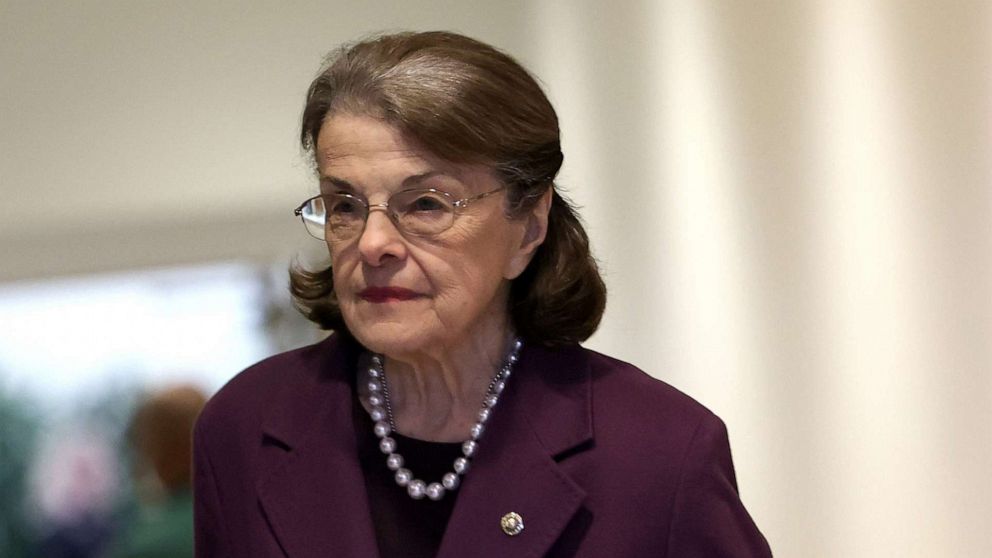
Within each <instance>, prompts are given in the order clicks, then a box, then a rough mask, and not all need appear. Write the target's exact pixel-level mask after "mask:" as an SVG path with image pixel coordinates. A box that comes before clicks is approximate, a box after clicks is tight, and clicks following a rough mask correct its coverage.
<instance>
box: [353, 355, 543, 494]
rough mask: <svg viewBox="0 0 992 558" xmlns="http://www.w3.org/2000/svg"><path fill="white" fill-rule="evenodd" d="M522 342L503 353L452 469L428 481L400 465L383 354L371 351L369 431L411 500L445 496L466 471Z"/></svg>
mask: <svg viewBox="0 0 992 558" xmlns="http://www.w3.org/2000/svg"><path fill="white" fill-rule="evenodd" d="M522 346H523V342H522V341H520V339H515V340H514V341H513V344H512V345H511V348H510V352H509V354H508V355H507V356H506V362H504V363H503V366H502V367H500V369H499V372H497V373H496V375H495V376H493V379H492V381H490V382H489V389H487V390H486V396H485V397H484V398H483V400H482V409H480V410H479V416H478V418H479V420H477V421H476V422H475V424H473V425H472V428H471V429H470V430H469V438H468V439H467V440H465V441H464V442H462V456H461V457H458V458H457V459H455V461H454V463H453V464H452V469H453V470H452V471H450V472H448V473H445V474H444V476H443V477H441V482H432V483H430V484H427V483H425V482H424V481H422V480H420V479H418V478H416V477H414V475H413V473H412V472H411V471H410V470H409V469H407V468H405V467H403V456H402V455H400V454H399V453H398V452H397V451H396V440H394V439H393V438H391V437H390V436H389V434H390V433H391V432H395V431H396V423H395V422H394V421H393V408H392V406H391V405H390V404H389V385H388V384H387V383H386V373H385V371H384V370H383V368H382V355H378V354H377V355H372V366H371V367H370V368H369V383H368V388H369V399H368V401H369V406H371V409H370V410H369V416H370V417H372V422H373V423H374V425H373V426H372V431H373V432H375V435H376V437H378V438H379V450H380V451H382V453H384V454H386V466H387V467H389V470H391V471H395V472H396V475H395V479H396V484H398V485H400V486H402V487H405V488H406V492H407V494H409V495H410V497H411V498H413V499H414V500H420V499H421V498H423V497H424V496H427V497H428V498H430V499H431V500H435V501H437V500H440V499H441V498H444V495H445V493H446V492H450V491H453V490H455V489H456V488H458V485H459V483H460V480H461V477H463V476H465V474H466V473H467V472H468V464H469V460H470V459H471V458H472V456H473V455H475V452H476V451H477V450H478V449H479V438H481V437H482V433H483V431H484V430H485V424H486V422H487V421H488V420H489V417H490V416H492V413H493V409H495V408H496V403H498V402H499V396H500V394H502V393H503V390H504V389H505V388H506V380H507V379H508V378H509V377H510V373H511V369H512V368H513V365H514V363H516V362H517V358H518V357H519V355H520V348H521V347H522Z"/></svg>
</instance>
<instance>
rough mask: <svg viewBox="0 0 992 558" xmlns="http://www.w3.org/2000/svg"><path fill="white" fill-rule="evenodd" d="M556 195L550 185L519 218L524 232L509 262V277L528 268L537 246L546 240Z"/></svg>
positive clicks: (511, 278)
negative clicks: (552, 202)
mask: <svg viewBox="0 0 992 558" xmlns="http://www.w3.org/2000/svg"><path fill="white" fill-rule="evenodd" d="M553 195H554V187H553V186H552V187H549V188H548V189H547V190H545V191H544V193H543V194H541V197H540V198H538V200H537V202H536V203H535V204H534V206H533V207H532V208H531V209H530V211H528V212H527V213H526V214H525V215H521V216H520V217H519V219H520V220H521V221H522V223H523V227H524V234H523V238H522V239H521V240H520V245H519V246H518V247H517V248H516V252H515V254H514V255H513V257H511V258H510V260H509V261H508V262H507V269H506V273H505V276H506V278H507V279H510V280H513V279H516V278H517V277H518V276H519V275H520V274H521V273H523V272H524V270H525V269H527V264H529V263H530V260H531V259H533V257H534V253H535V252H537V248H538V247H539V246H540V245H541V244H542V243H543V242H544V239H545V237H547V235H548V214H549V213H550V212H551V199H552V196H553Z"/></svg>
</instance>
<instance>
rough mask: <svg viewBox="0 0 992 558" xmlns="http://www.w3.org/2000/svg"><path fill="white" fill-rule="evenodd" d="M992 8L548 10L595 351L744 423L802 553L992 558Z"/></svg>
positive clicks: (543, 42)
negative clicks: (595, 271)
mask: <svg viewBox="0 0 992 558" xmlns="http://www.w3.org/2000/svg"><path fill="white" fill-rule="evenodd" d="M989 7H990V4H989V3H987V2H971V3H965V2H947V3H934V2H888V3H883V2H862V1H837V0H829V1H822V2H815V3H814V2H809V3H789V2H722V1H713V2H700V1H693V0H686V1H668V2H649V1H645V2H642V3H628V4H626V5H625V6H624V7H622V8H621V7H619V6H611V7H609V8H607V7H606V6H605V5H601V4H599V3H596V2H582V3H579V4H577V3H576V2H564V1H562V2H549V3H544V4H542V5H541V9H540V10H538V11H536V12H535V14H534V16H535V17H534V20H535V21H534V23H533V25H534V34H535V37H537V45H539V46H537V47H536V48H535V50H534V51H533V61H532V66H533V67H534V69H535V71H536V73H537V74H538V76H541V77H542V78H543V79H544V81H545V83H546V84H547V85H548V87H549V89H550V90H551V93H552V95H553V97H554V101H555V102H556V104H557V106H558V107H559V109H560V113H561V117H562V128H563V132H564V138H565V158H566V167H565V171H564V173H563V176H562V183H563V185H564V186H565V187H566V188H567V189H568V190H570V192H571V193H572V197H573V198H574V199H575V200H576V201H577V202H579V203H580V204H581V205H582V206H583V209H582V213H583V215H584V216H585V218H586V219H587V221H588V224H589V226H590V229H591V233H592V236H593V239H594V243H595V248H596V251H597V255H598V257H599V259H600V260H601V261H602V263H603V267H604V269H605V271H606V275H607V281H608V286H609V288H610V301H609V305H608V313H607V318H606V320H605V322H604V324H603V327H602V329H601V332H600V333H599V334H598V335H597V336H596V337H595V338H594V339H593V341H592V343H591V346H593V347H594V348H599V349H601V350H602V351H604V352H607V353H611V354H614V355H619V356H621V357H622V358H626V359H628V360H631V361H633V362H635V363H637V364H638V365H640V366H641V367H643V368H644V369H646V370H648V371H649V372H650V373H652V374H653V375H655V376H658V377H660V378H663V379H665V380H667V381H669V382H671V383H673V384H675V385H676V386H677V387H680V388H682V389H683V390H684V391H686V392H688V393H689V394H690V395H693V396H694V397H696V398H697V399H699V400H700V401H702V402H703V403H704V404H706V405H707V406H709V407H710V408H711V409H713V410H714V411H716V412H717V413H718V414H719V415H721V416H722V417H723V418H724V419H725V421H726V422H727V423H728V425H729V428H730V435H731V443H732V446H733V450H734V455H735V460H736V464H737V470H738V476H739V482H740V486H741V492H742V496H743V498H744V500H745V503H746V504H747V505H748V506H749V508H750V510H751V511H752V514H753V515H754V517H755V519H756V520H757V521H758V524H759V525H760V526H761V528H762V529H763V530H764V532H765V533H766V536H767V537H768V538H769V540H770V542H771V544H772V547H773V549H774V550H775V552H776V554H777V555H779V556H797V557H799V556H801V557H812V556H823V557H866V558H867V557H878V556H919V557H933V556H968V557H972V556H973V557H980V556H992V172H990V171H992V164H990V161H992V158H990V155H992V110H990V109H992V87H990V78H992V39H990V37H992V33H990V31H992V29H990V23H992V19H990V10H989ZM632 422H633V424H632V427H636V417H632Z"/></svg>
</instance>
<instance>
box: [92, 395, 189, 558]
mask: <svg viewBox="0 0 992 558" xmlns="http://www.w3.org/2000/svg"><path fill="white" fill-rule="evenodd" d="M205 402H206V396H205V395H204V394H203V392H202V391H200V390H199V389H198V388H196V387H193V386H177V387H172V388H168V389H163V390H161V391H157V392H154V393H152V394H151V395H149V396H148V397H147V399H145V400H144V401H143V402H142V403H140V404H139V405H138V408H137V410H136V411H135V413H134V417H133V418H132V420H131V425H130V429H129V438H130V442H131V446H132V448H133V450H134V461H135V486H136V492H137V494H138V501H139V508H138V511H137V515H135V516H133V517H131V518H126V519H125V521H124V524H123V525H122V530H121V532H120V535H119V537H118V539H117V541H116V543H115V544H114V546H113V551H112V553H111V556H112V557H113V558H159V557H161V558H167V557H169V558H182V557H184V556H185V557H192V556H193V501H192V492H191V465H192V433H193V424H194V423H195V421H196V417H197V416H198V415H199V413H200V410H201V409H202V408H203V405H204V403H205Z"/></svg>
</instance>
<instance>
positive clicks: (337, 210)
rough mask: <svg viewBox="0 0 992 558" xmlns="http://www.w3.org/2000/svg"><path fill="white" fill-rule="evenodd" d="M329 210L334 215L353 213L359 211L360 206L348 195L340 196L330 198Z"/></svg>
mask: <svg viewBox="0 0 992 558" xmlns="http://www.w3.org/2000/svg"><path fill="white" fill-rule="evenodd" d="M327 210H328V211H327V212H328V213H332V214H334V215H351V214H354V213H358V212H359V211H360V208H359V207H358V202H357V201H355V200H353V199H350V198H346V197H339V198H331V199H330V200H328V207H327Z"/></svg>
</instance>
